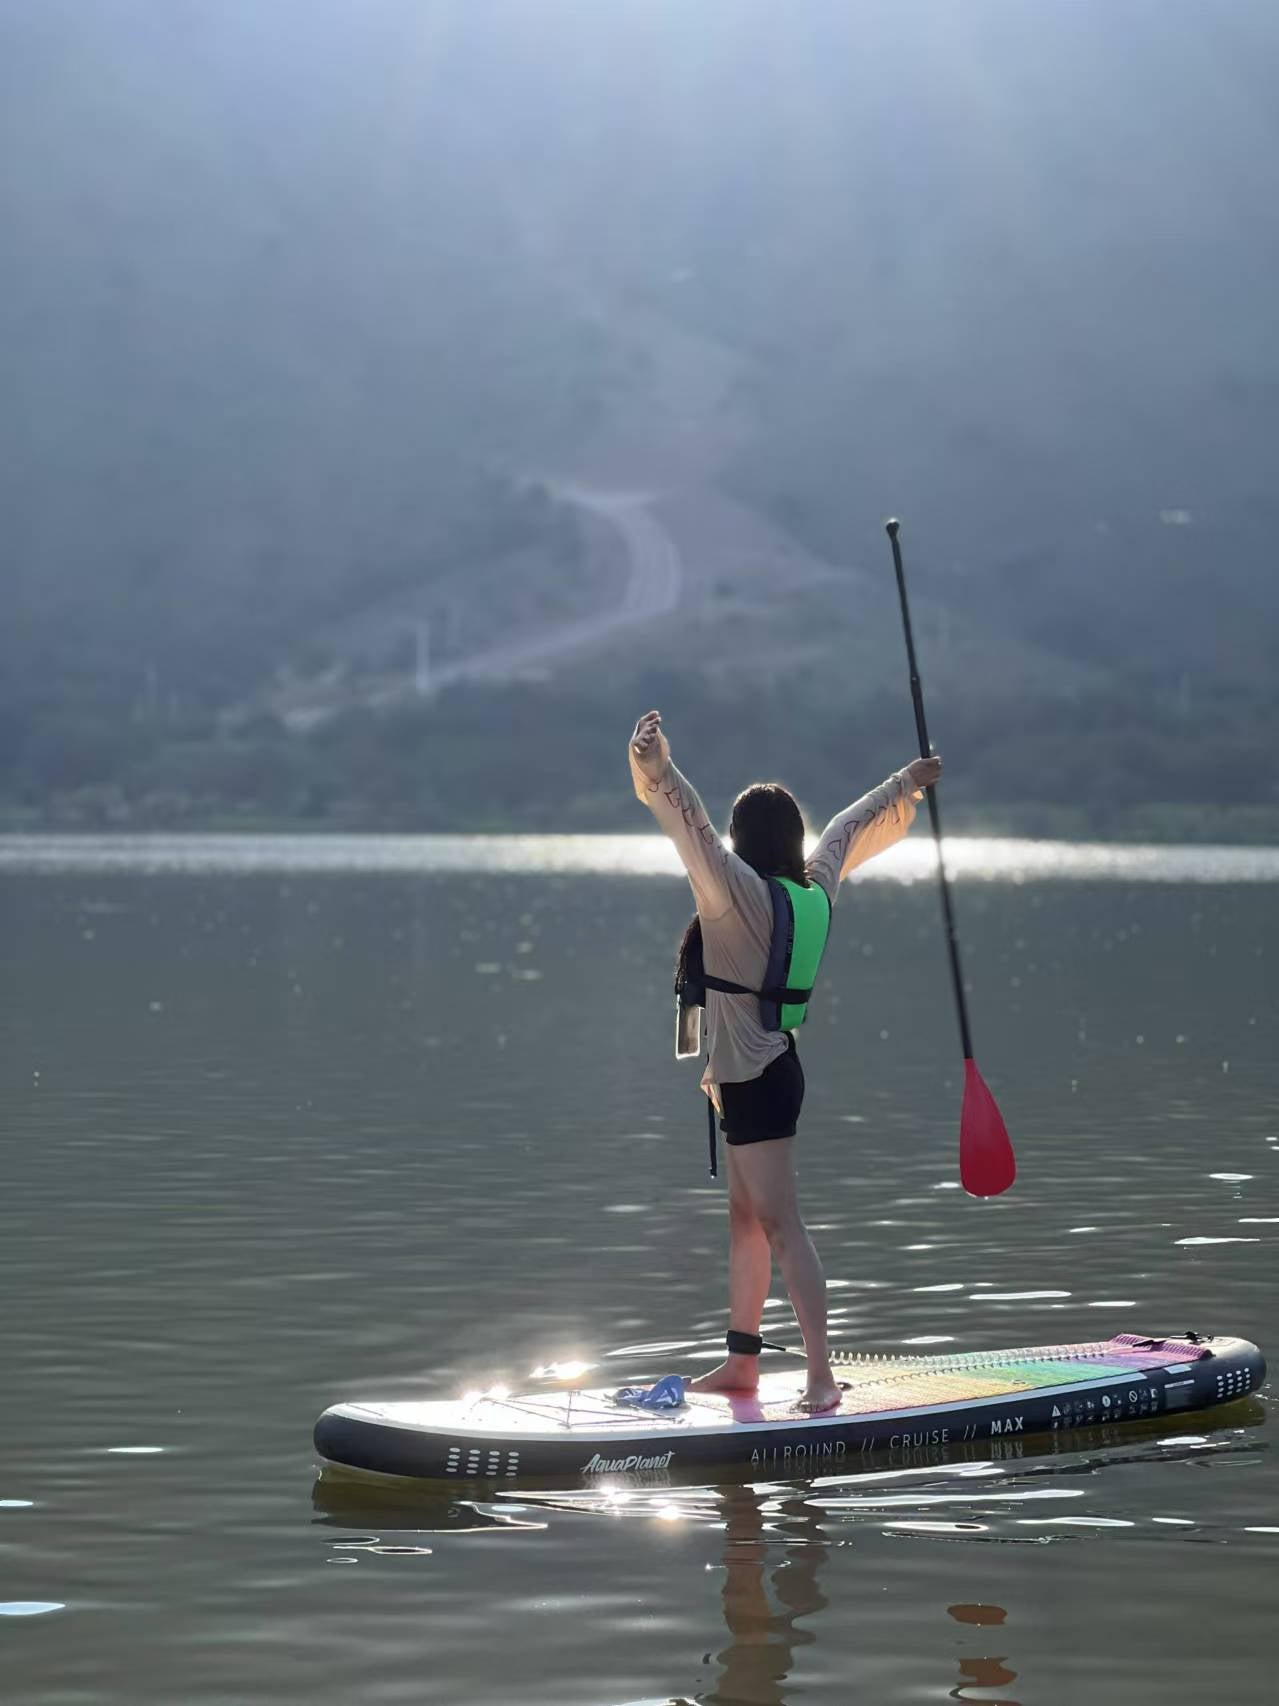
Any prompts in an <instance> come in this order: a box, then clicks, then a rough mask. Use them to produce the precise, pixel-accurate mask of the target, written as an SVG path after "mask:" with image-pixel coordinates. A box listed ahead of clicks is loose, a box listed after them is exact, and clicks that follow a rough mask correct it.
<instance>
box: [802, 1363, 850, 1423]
mask: <svg viewBox="0 0 1279 1706" xmlns="http://www.w3.org/2000/svg"><path fill="white" fill-rule="evenodd" d="M839 1400H840V1387H839V1382H838V1381H837V1380H836V1379H835V1376H834V1375H833V1374H832V1373H831V1372H830V1370H829V1369H827V1370H826V1371H825V1373H823V1374H810V1375H809V1377H808V1385H807V1386H806V1387H805V1388H804V1395H803V1397H802V1398H800V1400H799V1402H798V1403H797V1404H796V1406H795V1408H796V1409H797V1410H803V1411H804V1413H805V1415H809V1416H816V1415H820V1414H821V1413H822V1411H823V1410H837V1409H838V1408H839Z"/></svg>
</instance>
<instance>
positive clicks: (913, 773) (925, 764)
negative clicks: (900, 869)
mask: <svg viewBox="0 0 1279 1706" xmlns="http://www.w3.org/2000/svg"><path fill="white" fill-rule="evenodd" d="M940 774H941V760H940V759H939V758H917V759H916V760H915V761H914V763H913V764H908V765H906V767H905V768H904V769H902V770H896V771H894V772H893V774H892V775H891V776H890V777H888V779H887V780H886V781H884V782H881V783H880V784H879V786H878V788H872V789H871V791H870V793H869V794H863V795H862V797H861V799H860V800H857V801H855V802H854V803H853V804H852V805H851V806H848V807H847V808H846V809H845V810H844V811H842V812H840V813H839V814H838V815H837V816H836V817H833V818H832V819H831V820H830V822H829V823H828V824H827V825H826V828H825V829H824V830H823V831H822V834H821V839H820V841H819V842H818V844H817V849H816V851H815V852H814V854H813V856H812V858H811V859H810V860H809V861H808V874H809V876H810V877H811V878H812V879H813V881H814V882H817V883H820V884H821V886H822V887H823V888H824V889H825V890H826V893H827V894H828V895H829V896H830V898H831V900H832V902H833V901H834V899H835V897H836V895H837V894H838V893H839V885H840V883H841V882H842V881H843V880H844V878H845V877H846V876H847V875H848V873H849V872H850V871H853V870H856V868H857V866H858V865H864V864H865V863H866V861H867V859H872V858H874V856H875V854H876V853H882V852H883V851H884V849H885V848H886V847H891V846H892V845H893V843H894V842H896V841H900V840H901V838H902V836H903V835H905V833H906V831H907V830H908V829H909V828H910V826H911V824H912V823H913V822H914V821H915V801H916V800H920V799H922V798H923V793H922V790H923V789H924V788H927V787H930V786H931V785H932V784H933V783H934V782H935V781H936V780H937V778H938V776H939V775H940Z"/></svg>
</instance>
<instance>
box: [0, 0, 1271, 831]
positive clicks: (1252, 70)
mask: <svg viewBox="0 0 1279 1706" xmlns="http://www.w3.org/2000/svg"><path fill="white" fill-rule="evenodd" d="M1277 72H1279V14H1277V13H1276V12H1275V9H1274V7H1273V6H1272V5H1269V4H1267V3H1266V0H1219V3H1216V4H1214V5H1212V6H1208V5H1197V6H1196V5H1190V4H1187V5H1178V6H1169V5H1167V4H1161V3H1158V0H1104V3H1103V0H1035V3H1033V4H1031V3H1027V4H1023V5H1014V4H1008V3H1006V0H1001V3H996V0H966V3H965V4H963V5H955V4H952V3H946V0H914V3H905V4H888V3H887V0H885V3H884V4H858V3H853V0H830V3H827V0H802V3H800V4H797V5H794V6H790V7H780V6H777V5H775V4H772V3H766V0H696V3H690V0H613V3H612V4H607V5H605V4H600V3H592V0H464V3H456V4H454V3H448V0H436V3H432V0H364V3H357V0H342V3H339V0H270V4H266V5H264V4H260V3H253V0H164V3H161V0H95V3H94V4H92V5H85V4H81V3H79V0H39V3H38V4H35V3H32V0H0V143H2V148H0V242H2V243H3V277H4V288H3V290H2V291H0V372H2V373H3V380H4V395H5V403H6V407H5V409H4V411H3V415H2V416H0V515H2V516H3V550H2V553H0V564H2V565H3V567H2V570H0V572H2V573H3V576H4V595H5V621H4V624H3V636H2V638H0V669H2V670H3V678H2V680H0V801H3V802H5V803H6V806H7V809H8V811H9V814H10V817H11V818H12V819H14V820H15V821H31V820H33V819H38V818H40V817H47V816H50V815H52V816H53V817H55V818H59V819H65V820H69V821H77V822H94V821H108V822H129V823H150V822H156V821H178V822H195V821H213V820H214V819H219V820H220V815H221V816H225V815H227V814H230V815H231V816H233V817H234V816H235V815H236V814H238V815H239V817H240V818H241V819H244V820H245V821H247V820H248V816H249V814H257V815H258V816H259V817H274V818H277V819H280V820H285V819H297V818H305V819H307V820H308V821H315V822H317V823H324V822H353V823H361V824H369V825H373V824H382V823H394V824H401V825H410V826H415V827H451V826H457V825H478V826H484V825H490V824H491V825H494V826H496V825H500V824H503V823H540V822H552V823H554V822H557V821H562V820H563V818H564V814H565V811H566V810H567V814H568V818H569V820H570V821H571V822H572V824H573V827H590V826H591V825H592V824H594V823H596V822H599V823H600V824H601V826H604V825H605V824H606V823H607V824H608V825H610V826H611V824H612V823H613V822H616V821H619V816H618V814H619V813H620V814H621V815H620V821H629V818H628V814H627V807H626V801H625V782H624V778H623V779H622V780H621V782H620V785H619V777H618V757H617V752H618V743H619V740H620V739H621V738H624V735H625V732H626V727H627V725H628V721H629V719H630V718H631V717H632V716H633V714H634V713H635V711H636V710H638V709H643V708H644V704H643V703H641V701H643V702H647V701H649V700H651V699H653V698H654V697H655V696H657V695H659V694H660V696H661V700H662V703H663V706H664V708H666V709H668V711H669V713H670V715H671V716H672V718H673V719H674V720H676V721H678V719H679V718H680V717H683V718H684V719H685V727H686V728H687V729H688V731H689V732H688V735H687V737H686V738H687V739H688V740H689V741H691V742H693V743H694V744H695V746H696V749H697V750H698V751H699V752H700V753H702V754H703V755H704V764H705V766H706V767H707V768H708V770H709V772H710V774H709V776H707V777H706V783H707V791H708V793H709V794H710V795H711V796H712V797H713V798H715V799H718V798H719V797H721V795H722V792H723V790H726V789H729V788H731V787H732V786H733V785H735V784H738V783H740V782H741V781H744V780H746V779H747V778H746V775H745V771H746V770H747V769H750V768H752V767H764V766H772V767H774V768H777V767H783V768H785V770H786V772H787V774H788V775H789V774H794V775H795V777H796V780H797V783H798V784H799V785H801V786H803V787H804V788H805V789H807V790H809V791H810V792H811V793H812V794H813V795H814V796H818V795H820V801H819V804H820V805H823V806H825V805H831V804H833V803H834V802H833V801H832V800H831V799H829V798H828V796H829V795H830V794H831V793H832V792H834V793H836V794H841V793H842V792H843V791H844V789H845V786H846V784H847V785H852V784H861V783H867V784H868V783H870V782H872V781H874V780H876V779H877V778H878V775H879V774H880V773H881V772H882V769H883V768H884V767H886V766H887V765H888V764H889V763H895V762H902V761H904V760H905V758H907V757H908V756H909V755H910V745H911V729H912V724H911V720H910V714H909V707H908V704H907V702H906V698H905V684H904V667H903V665H902V661H901V652H900V637H899V635H898V633H897V630H896V628H895V626H894V612H893V606H892V589H891V574H890V571H889V567H888V560H887V555H886V548H885V545H884V541H883V536H882V532H881V531H880V523H881V520H882V518H883V516H884V515H885V514H887V513H889V512H890V511H898V512H900V513H901V514H902V515H903V517H904V518H905V523H906V525H905V531H904V534H903V538H904V541H905V542H906V545H907V552H908V558H907V560H908V563H909V565H910V566H911V569H912V572H913V573H914V575H915V577H916V586H917V597H918V600H919V605H920V627H921V645H922V647H923V651H924V666H925V674H926V681H927V682H928V684H929V686H930V688H931V689H932V691H933V692H934V693H935V696H936V710H935V716H934V720H935V722H936V724H937V736H938V744H939V745H942V746H944V747H945V748H946V751H947V755H948V757H950V758H951V759H952V776H951V778H949V779H948V782H949V783H950V784H951V785H953V788H954V793H955V797H956V799H957V800H958V801H959V802H961V803H962V802H963V801H965V800H967V801H968V802H970V803H971V804H973V805H976V804H979V803H986V804H989V805H992V806H1010V805H1014V804H1017V803H1019V802H1023V801H1026V800H1029V801H1032V802H1036V801H1037V802H1040V803H1041V804H1042V805H1043V806H1044V807H1045V808H1048V807H1052V806H1055V805H1062V806H1069V807H1072V808H1073V807H1080V808H1086V809H1087V810H1089V811H1090V812H1092V813H1093V814H1094V816H1095V814H1097V813H1101V814H1102V816H1101V818H1100V819H1097V821H1102V822H1104V820H1105V813H1106V812H1107V811H1108V810H1109V809H1110V808H1113V807H1115V806H1116V805H1117V804H1118V803H1120V802H1122V803H1124V804H1129V803H1134V802H1149V803H1178V802H1180V803H1182V804H1185V805H1191V804H1193V805H1196V806H1200V805H1204V806H1210V805H1212V804H1213V803H1215V802H1230V803H1232V804H1246V803H1248V802H1252V803H1254V804H1256V805H1257V806H1258V807H1262V806H1266V805H1267V804H1269V805H1271V806H1275V805H1279V791H1277V790H1276V783H1275V769H1274V763H1273V756H1272V748H1273V743H1274V741H1275V738H1276V733H1277V727H1279V717H1277V716H1276V711H1277V706H1279V695H1277V691H1276V687H1275V671H1274V667H1273V661H1272V660H1273V651H1274V645H1275V640H1276V635H1277V634H1279V591H1277V590H1276V577H1275V573H1274V570H1275V548H1274V541H1275V538H1276V529H1277V527H1279V496H1277V493H1276V480H1275V473H1276V469H1275V462H1276V446H1277V445H1279V222H1277V221H1276V220H1275V218H1274V213H1273V207H1274V202H1275V180H1276V164H1277V162H1279V108H1277V107H1276V103H1275V101H1274V93H1273V91H1274V88H1275V78H1276V73H1277ZM743 713H745V715H746V717H747V720H748V722H749V720H750V718H752V717H754V718H755V719H756V720H757V725H756V733H755V735H754V736H753V737H752V738H751V739H750V740H748V739H747V738H746V736H745V735H744V733H743V726H744V725H743V722H742V714H743ZM513 718H516V719H518V720H519V726H521V727H525V726H527V722H528V719H530V718H533V719H540V724H541V727H542V728H543V729H544V730H546V731H547V738H548V740H550V741H552V742H553V743H554V745H555V748H556V750H557V751H559V752H561V753H562V754H563V756H564V757H565V759H566V760H567V761H568V763H569V764H570V765H571V767H572V773H573V775H574V777H575V778H576V780H575V782H574V785H573V790H574V800H573V801H572V802H571V803H570V804H569V806H568V807H567V808H566V807H565V804H564V801H563V799H562V798H561V799H559V800H558V801H554V802H553V801H548V800H546V799H544V798H543V797H542V792H541V788H540V784H539V783H538V781H537V779H536V778H535V777H531V776H530V775H529V770H528V765H527V762H526V761H525V760H524V759H523V758H522V757H521V756H520V755H519V754H518V753H517V752H516V751H515V750H513V742H512V739H511V729H512V719H513ZM801 737H802V738H801ZM690 767H693V760H692V758H691V757H690ZM697 773H698V774H699V776H701V775H702V771H701V770H700V769H699V770H698V771H697ZM1047 821H1048V820H1047V819H1045V822H1047Z"/></svg>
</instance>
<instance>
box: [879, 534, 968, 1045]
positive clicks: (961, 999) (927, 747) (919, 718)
mask: <svg viewBox="0 0 1279 1706" xmlns="http://www.w3.org/2000/svg"><path fill="white" fill-rule="evenodd" d="M884 531H885V532H886V533H887V535H888V542H889V544H890V545H891V546H892V548H893V569H894V571H895V573H896V575H897V597H898V599H899V600H900V602H901V609H902V632H903V633H904V634H905V636H906V659H907V662H908V663H909V665H910V697H911V703H912V704H913V705H914V707H915V732H916V734H917V735H918V736H919V756H920V757H921V758H931V757H932V754H933V749H932V746H931V744H930V742H929V739H928V720H927V718H926V717H925V716H924V687H923V683H922V682H921V681H920V679H919V660H918V658H917V657H916V655H915V631H914V629H913V628H912V626H911V621H910V600H909V599H908V598H907V596H906V571H905V569H904V568H903V567H902V548H901V544H900V543H899V541H898V537H897V535H898V533H899V532H900V531H901V523H900V522H899V521H897V520H892V521H888V522H885V524H884ZM924 793H925V795H926V796H927V799H928V816H929V819H930V821H931V822H932V826H933V840H934V841H935V842H936V844H937V876H938V880H939V881H940V884H941V909H942V917H943V918H944V919H945V922H946V947H947V949H948V951H949V954H950V976H951V982H952V983H953V984H954V988H955V1009H956V1011H957V1013H958V1014H959V1037H960V1041H961V1042H962V1044H963V1048H964V1059H965V1060H971V1059H972V1058H973V1039H972V1031H971V1029H970V1027H969V1024H968V1001H967V998H966V997H965V995H964V974H963V970H962V968H961V966H960V963H959V936H958V933H957V931H956V929H955V909H954V906H953V905H952V903H951V898H950V882H949V880H948V879H947V876H946V860H945V857H944V855H943V853H942V843H941V812H940V810H939V808H938V805H937V790H936V788H926V789H925V790H924Z"/></svg>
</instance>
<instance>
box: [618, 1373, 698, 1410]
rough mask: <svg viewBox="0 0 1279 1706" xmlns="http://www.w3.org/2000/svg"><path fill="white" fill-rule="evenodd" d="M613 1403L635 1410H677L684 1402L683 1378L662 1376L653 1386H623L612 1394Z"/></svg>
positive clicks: (670, 1375) (674, 1375)
mask: <svg viewBox="0 0 1279 1706" xmlns="http://www.w3.org/2000/svg"><path fill="white" fill-rule="evenodd" d="M613 1402H614V1403H615V1404H631V1405H633V1406H634V1407H635V1408H636V1409H637V1410H678V1409H679V1407H680V1405H681V1404H682V1403H683V1402H684V1376H683V1375H682V1374H664V1375H663V1376H662V1378H661V1379H660V1380H659V1381H658V1382H657V1383H656V1385H653V1386H623V1387H622V1388H621V1390H620V1391H618V1392H614V1394H613Z"/></svg>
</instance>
